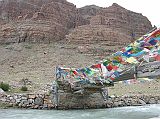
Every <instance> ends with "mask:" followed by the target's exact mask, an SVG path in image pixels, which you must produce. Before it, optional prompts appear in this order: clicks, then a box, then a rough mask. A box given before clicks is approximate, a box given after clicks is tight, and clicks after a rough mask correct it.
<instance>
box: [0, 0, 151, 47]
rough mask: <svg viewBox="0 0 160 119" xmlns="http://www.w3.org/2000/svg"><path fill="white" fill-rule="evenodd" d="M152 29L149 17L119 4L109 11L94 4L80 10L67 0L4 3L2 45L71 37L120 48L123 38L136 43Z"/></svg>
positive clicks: (0, 18) (0, 5)
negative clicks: (118, 45)
mask: <svg viewBox="0 0 160 119" xmlns="http://www.w3.org/2000/svg"><path fill="white" fill-rule="evenodd" d="M150 29H152V26H151V23H150V21H149V20H148V19H147V18H146V17H145V16H143V15H142V14H140V13H134V12H132V11H129V10H127V9H125V8H123V7H121V6H119V5H118V4H116V3H114V4H113V5H112V6H110V7H107V8H101V7H98V6H95V5H91V6H85V7H83V8H79V9H77V8H76V6H75V5H74V4H72V3H69V2H67V1H66V0H2V1H0V43H1V44H2V43H15V42H45V43H50V42H55V41H59V40H63V39H65V38H66V35H67V39H68V40H69V41H70V42H73V43H74V42H77V43H80V42H81V43H82V44H84V43H86V42H88V41H89V42H88V43H97V42H98V43H99V42H100V43H104V44H108V43H107V42H108V41H109V43H110V42H112V43H114V42H115V41H116V43H115V45H116V44H117V43H118V44H119V43H120V44H121V41H122V39H123V40H124V42H128V41H131V40H134V39H135V38H137V37H139V36H141V35H143V34H145V33H146V32H148V31H149V30H150ZM93 31H94V32H93ZM84 32H85V33H84ZM75 34H76V35H75ZM80 39H81V40H80ZM122 44H123V43H122Z"/></svg>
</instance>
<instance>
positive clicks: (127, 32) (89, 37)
mask: <svg viewBox="0 0 160 119" xmlns="http://www.w3.org/2000/svg"><path fill="white" fill-rule="evenodd" d="M79 11H80V13H81V15H82V16H83V17H84V18H86V19H87V20H89V24H88V25H85V26H79V27H78V28H76V29H74V30H73V31H72V32H71V33H70V34H69V35H68V36H67V39H68V41H69V42H73V43H81V44H85V43H89V44H90V43H100V44H113V45H116V44H124V43H127V44H128V42H131V41H134V40H135V39H136V38H138V37H140V36H142V35H144V34H145V33H146V32H148V31H149V30H151V29H152V26H151V23H150V21H149V20H148V19H147V18H146V17H145V16H143V15H142V14H140V13H135V12H132V11H129V10H126V9H125V8H123V7H121V6H119V5H118V4H116V3H114V4H113V5H112V6H110V7H107V8H97V7H93V6H91V7H88V6H87V7H85V8H81V9H80V10H79ZM87 16H88V17H87ZM108 42H109V43H108Z"/></svg>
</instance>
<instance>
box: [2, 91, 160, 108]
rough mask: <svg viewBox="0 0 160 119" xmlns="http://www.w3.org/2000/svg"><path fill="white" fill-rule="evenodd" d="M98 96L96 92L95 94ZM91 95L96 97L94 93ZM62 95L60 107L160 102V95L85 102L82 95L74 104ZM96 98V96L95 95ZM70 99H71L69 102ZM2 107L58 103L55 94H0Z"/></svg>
mask: <svg viewBox="0 0 160 119" xmlns="http://www.w3.org/2000/svg"><path fill="white" fill-rule="evenodd" d="M94 95H95V96H96V94H94ZM91 97H94V96H93V95H92V96H91ZM65 98H66V97H65V96H63V98H62V97H61V100H63V101H61V103H62V102H63V103H66V104H61V107H60V108H59V109H90V108H95V109H96V108H113V107H123V106H142V105H146V104H160V95H134V96H121V97H110V98H109V99H108V100H106V101H102V100H99V99H98V98H97V99H94V101H93V100H92V99H91V101H90V102H89V99H90V98H87V99H85V97H83V100H86V101H85V103H83V102H82V99H80V98H82V97H79V99H78V100H77V101H78V103H76V105H75V104H74V103H75V102H74V100H73V98H72V97H68V99H67V100H66V99H65ZM94 98H95V97H94ZM68 101H70V102H69V103H68ZM0 106H1V107H0V108H8V107H16V108H26V109H55V107H56V104H55V103H54V101H53V96H50V95H46V94H12V95H8V94H0Z"/></svg>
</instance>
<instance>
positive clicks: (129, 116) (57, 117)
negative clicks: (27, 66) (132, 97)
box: [0, 105, 160, 119]
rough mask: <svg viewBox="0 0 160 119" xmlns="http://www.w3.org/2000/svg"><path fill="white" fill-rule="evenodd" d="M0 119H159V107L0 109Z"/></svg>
mask: <svg viewBox="0 0 160 119" xmlns="http://www.w3.org/2000/svg"><path fill="white" fill-rule="evenodd" d="M0 119H160V105H147V106H138V107H121V108H110V109H91V110H21V109H0Z"/></svg>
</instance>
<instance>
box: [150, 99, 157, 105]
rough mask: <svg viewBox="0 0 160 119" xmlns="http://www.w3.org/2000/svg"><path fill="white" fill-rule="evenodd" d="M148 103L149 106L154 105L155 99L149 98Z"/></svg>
mask: <svg viewBox="0 0 160 119" xmlns="http://www.w3.org/2000/svg"><path fill="white" fill-rule="evenodd" d="M148 103H149V104H156V103H157V102H156V100H155V98H150V100H149V102H148Z"/></svg>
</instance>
